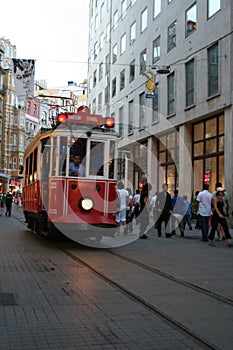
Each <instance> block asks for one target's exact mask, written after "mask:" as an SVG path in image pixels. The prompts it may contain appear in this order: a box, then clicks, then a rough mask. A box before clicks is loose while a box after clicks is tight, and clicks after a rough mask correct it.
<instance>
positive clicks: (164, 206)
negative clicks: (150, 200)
mask: <svg viewBox="0 0 233 350" xmlns="http://www.w3.org/2000/svg"><path fill="white" fill-rule="evenodd" d="M162 189H163V190H162V192H159V193H158V195H157V198H156V202H155V206H156V208H157V213H158V220H157V224H156V227H155V228H157V230H158V236H159V237H161V236H162V231H161V226H162V222H163V221H165V233H166V237H167V238H169V237H171V236H172V234H171V233H170V232H169V233H168V232H167V229H166V228H167V224H168V221H169V219H170V217H171V213H172V199H171V195H170V194H169V193H168V192H167V189H168V185H167V184H163V185H162Z"/></svg>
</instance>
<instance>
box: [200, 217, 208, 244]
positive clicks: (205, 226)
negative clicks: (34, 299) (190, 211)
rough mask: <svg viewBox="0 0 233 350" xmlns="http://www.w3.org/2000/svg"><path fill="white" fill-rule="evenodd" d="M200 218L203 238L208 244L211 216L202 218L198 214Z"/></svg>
mask: <svg viewBox="0 0 233 350" xmlns="http://www.w3.org/2000/svg"><path fill="white" fill-rule="evenodd" d="M198 218H199V223H200V226H201V233H202V238H203V240H204V241H206V242H208V231H209V228H208V223H209V216H202V215H200V214H198Z"/></svg>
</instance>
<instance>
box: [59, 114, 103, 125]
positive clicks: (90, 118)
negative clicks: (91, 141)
mask: <svg viewBox="0 0 233 350" xmlns="http://www.w3.org/2000/svg"><path fill="white" fill-rule="evenodd" d="M66 114H67V115H68V121H70V122H74V123H79V124H91V125H93V124H94V125H102V123H103V119H102V115H100V114H89V113H87V114H86V113H83V112H79V113H66Z"/></svg>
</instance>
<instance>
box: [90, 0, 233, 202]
mask: <svg viewBox="0 0 233 350" xmlns="http://www.w3.org/2000/svg"><path fill="white" fill-rule="evenodd" d="M232 15H233V7H232V2H231V1H230V0H196V1H194V0H183V1H180V0H170V1H169V0H163V1H162V0H144V1H140V0H122V1H117V0H112V1H110V0H105V1H104V0H90V18H89V21H90V24H89V28H90V34H89V57H88V60H89V61H88V63H89V65H88V105H89V106H90V108H91V110H92V112H93V113H95V112H96V113H102V114H106V115H111V116H114V117H115V120H116V125H117V131H118V133H119V136H120V139H119V150H121V151H122V154H123V155H124V154H125V157H123V159H122V157H121V160H120V162H119V163H120V170H119V178H124V179H125V182H126V183H127V185H129V186H131V187H132V188H133V189H134V190H135V189H137V188H138V186H139V185H140V177H141V175H142V174H147V176H148V179H149V181H150V182H151V183H152V185H153V190H161V186H162V183H164V182H167V183H168V184H169V191H170V192H171V193H172V192H173V190H174V189H175V188H177V189H179V192H180V194H182V195H183V194H187V195H188V196H189V197H191V196H192V195H193V193H194V191H196V190H201V189H202V186H203V183H208V184H209V185H210V191H214V187H215V183H216V182H222V184H223V186H224V187H225V188H226V189H227V191H228V194H229V196H230V201H231V202H233V186H232V173H233V157H232V151H233V138H232V120H233V118H232V96H233V95H232V92H233V89H232V53H233V51H232V48H233V46H232ZM151 86H152V87H153V89H151Z"/></svg>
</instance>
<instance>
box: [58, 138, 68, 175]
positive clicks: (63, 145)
mask: <svg viewBox="0 0 233 350" xmlns="http://www.w3.org/2000/svg"><path fill="white" fill-rule="evenodd" d="M66 154H67V137H61V138H60V152H59V175H60V176H65V175H66Z"/></svg>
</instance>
